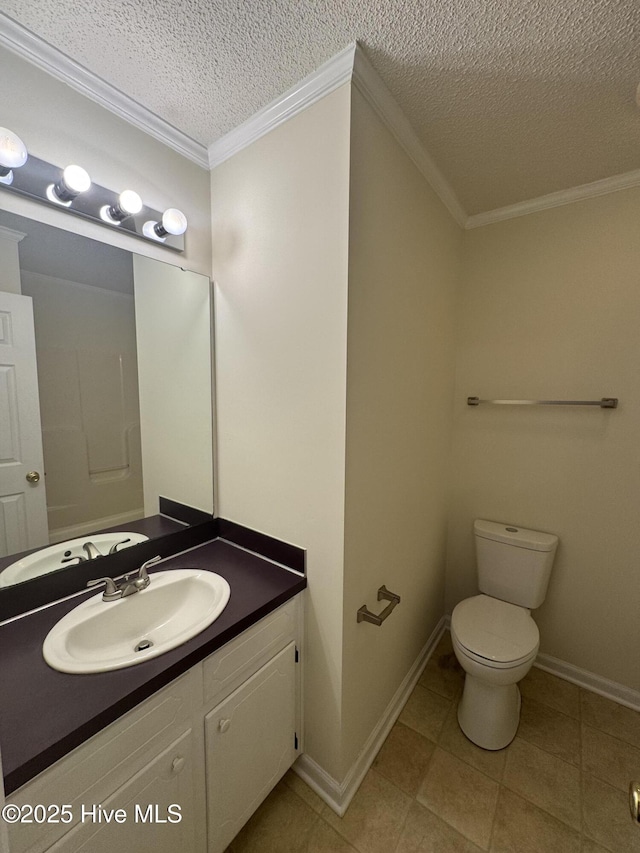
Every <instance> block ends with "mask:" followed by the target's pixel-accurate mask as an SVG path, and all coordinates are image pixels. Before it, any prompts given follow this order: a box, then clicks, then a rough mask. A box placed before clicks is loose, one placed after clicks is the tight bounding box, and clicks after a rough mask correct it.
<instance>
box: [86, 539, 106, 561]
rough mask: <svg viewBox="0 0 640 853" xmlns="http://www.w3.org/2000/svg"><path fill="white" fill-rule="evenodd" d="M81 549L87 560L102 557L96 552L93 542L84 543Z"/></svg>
mask: <svg viewBox="0 0 640 853" xmlns="http://www.w3.org/2000/svg"><path fill="white" fill-rule="evenodd" d="M82 547H83V549H84V552H85V554H86V555H87V560H95V558H96V557H102V554H101V553H100V551H98V549H97V548H96V546H95V545H94V544H93V542H85V543H84V544H83V546H82Z"/></svg>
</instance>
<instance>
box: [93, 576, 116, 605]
mask: <svg viewBox="0 0 640 853" xmlns="http://www.w3.org/2000/svg"><path fill="white" fill-rule="evenodd" d="M100 583H103V584H104V585H105V589H104V592H103V594H102V597H103V599H104V600H105V601H109V600H111V599H112V598H119V597H120V595H121V592H122V591H121V590H119V589H118V587H117V586H116V584H115V581H114V580H113V578H95V579H94V580H91V581H87V586H97V585H98V584H100Z"/></svg>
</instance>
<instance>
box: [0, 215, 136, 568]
mask: <svg viewBox="0 0 640 853" xmlns="http://www.w3.org/2000/svg"><path fill="white" fill-rule="evenodd" d="M3 216H4V217H5V218H6V217H7V216H9V215H8V214H6V213H5V214H3ZM3 221H4V219H3ZM23 223H27V224H26V225H23ZM10 224H11V225H13V223H10ZM17 226H18V227H22V228H23V230H24V231H28V233H27V234H23V235H22V236H23V238H24V239H22V240H21V241H20V244H19V261H20V268H19V271H18V281H17V284H16V283H15V282H14V283H13V285H12V287H13V289H14V291H17V293H19V294H21V295H20V296H17V295H16V296H15V298H17V299H22V300H24V301H25V302H29V303H30V302H31V301H32V302H33V314H34V322H35V338H36V345H35V352H36V358H37V374H38V393H37V396H36V401H37V400H38V398H39V409H40V420H41V427H42V432H41V443H42V448H43V453H44V469H43V470H41V475H42V476H41V478H40V482H41V483H42V486H43V488H42V489H38V488H33V487H30V489H28V490H27V492H26V494H27V495H28V496H29V497H33V495H34V494H35V493H36V492H38V491H39V492H41V494H42V501H44V494H45V489H44V480H45V474H46V502H47V504H46V513H45V523H44V528H43V525H42V521H40V522H37V520H36V519H37V517H38V516H37V513H35V512H34V513H32V511H31V509H30V508H29V510H28V513H27V516H26V522H25V526H26V528H27V529H28V530H30V531H31V530H35V529H36V528H37V529H38V530H39V533H38V535H37V536H35V537H34V536H31V535H30V536H29V537H27V540H26V541H27V544H26V545H24V544H22V542H23V541H24V538H23V540H22V541H21V544H20V545H19V546H15V545H14V544H13V543H14V542H15V535H14V534H12V544H11V545H10V544H9V541H8V536H6V535H5V538H6V539H7V542H6V555H8V554H14V553H16V552H19V551H23V550H27V549H29V548H34V547H40V546H42V545H48V544H53V543H56V542H61V541H65V540H68V539H73V538H75V537H81V536H84V535H86V534H88V533H91V532H92V531H95V530H97V529H104V528H108V527H114V526H121V525H122V526H125V529H126V525H127V523H128V522H130V521H134V520H135V519H138V518H142V517H143V515H144V509H143V492H142V462H141V450H140V414H139V401H138V379H137V354H136V334H135V312H134V297H133V267H132V260H131V255H130V254H129V253H127V252H122V251H121V250H118V249H115V248H113V247H101V246H98V247H97V248H96V244H93V245H91V243H92V241H87V240H82V243H79V242H78V240H79V238H78V237H77V236H76V235H67V234H65V233H64V232H60V231H58V230H57V229H50V228H48V227H47V226H45V225H41V224H39V223H30V222H29V223H28V222H27V221H26V220H21V221H17ZM5 230H6V229H5ZM0 237H1V234H0ZM15 248H16V249H17V248H18V246H16V247H15ZM107 253H108V257H107V256H106V255H107ZM103 255H104V257H103ZM6 289H11V287H9V288H8V287H7V284H6V283H4V284H3V283H2V282H0V290H6ZM10 296H13V294H9V293H3V294H1V295H0V298H2V299H4V298H5V297H6V298H8V297H10ZM2 408H3V409H4V408H5V407H4V406H3V407H2ZM3 418H4V421H6V422H7V423H8V420H7V418H8V416H4V415H3V414H0V421H2V420H3ZM14 419H15V418H14ZM29 420H30V424H29V425H30V426H34V427H35V423H34V419H33V418H29ZM24 426H25V419H24V417H23V418H21V421H20V424H19V427H18V429H17V432H16V435H17V440H18V442H19V446H20V447H24ZM2 429H3V435H4V433H5V432H6V429H5V426H4V425H3V427H2ZM7 434H8V433H7ZM3 453H4V449H3ZM40 468H41V469H42V465H40ZM31 469H33V470H36V468H35V465H32V466H31V468H30V470H31ZM8 482H9V481H8V479H7V477H6V476H5V471H4V470H2V471H0V492H1V493H4V492H5V491H7V485H8ZM25 485H27V484H25ZM32 485H33V484H32ZM10 493H11V494H15V493H16V492H15V487H14V486H11V489H10ZM5 500H6V499H5ZM25 507H26V504H25ZM5 515H6V513H5ZM40 519H42V513H40ZM5 526H6V524H5ZM47 528H48V530H47ZM0 555H4V552H3V550H1V547H0Z"/></svg>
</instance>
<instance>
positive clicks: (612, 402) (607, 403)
mask: <svg viewBox="0 0 640 853" xmlns="http://www.w3.org/2000/svg"><path fill="white" fill-rule="evenodd" d="M480 403H491V405H494V406H599V407H600V408H601V409H617V408H618V398H617V397H603V398H602V399H601V400H481V399H480V398H479V397H467V406H479V405H480Z"/></svg>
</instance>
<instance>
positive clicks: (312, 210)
mask: <svg viewBox="0 0 640 853" xmlns="http://www.w3.org/2000/svg"><path fill="white" fill-rule="evenodd" d="M349 103H350V89H349V86H348V85H347V86H342V87H341V88H339V89H338V90H336V91H335V92H333V93H332V94H331V95H328V96H327V97H325V98H323V99H322V100H321V101H319V102H318V103H316V104H314V105H313V106H312V107H310V108H308V109H307V110H305V111H304V112H303V113H301V114H299V115H297V116H296V117H295V118H293V119H291V120H290V121H288V122H287V123H286V124H284V125H281V126H280V127H278V128H277V129H275V130H273V131H272V132H271V133H269V134H268V135H266V136H264V137H262V138H261V139H259V140H258V141H256V142H255V143H253V144H252V145H251V146H249V147H248V148H245V149H244V150H243V151H241V152H239V153H238V154H237V155H235V156H234V157H233V158H231V159H230V160H227V161H226V162H225V163H223V164H221V165H220V166H218V167H217V168H216V169H214V170H213V172H212V175H211V193H212V198H213V199H214V200H215V202H214V204H213V270H214V280H215V283H216V287H215V340H216V386H217V442H218V472H217V474H218V482H217V487H218V511H219V515H221V516H222V517H224V518H228V519H231V520H234V521H237V522H239V523H241V524H245V525H247V526H249V527H252V528H254V529H257V530H262V531H264V532H266V533H269V534H271V535H273V536H276V537H278V538H280V539H284V540H286V541H290V542H293V543H295V544H297V545H300V546H303V547H304V548H306V549H307V557H308V563H307V570H308V578H309V590H308V598H307V601H308V609H307V621H306V624H307V636H308V646H307V655H306V667H305V718H306V740H305V750H306V752H307V753H308V754H309V755H310V756H311V757H312V758H314V759H315V760H317V761H318V762H319V763H321V765H322V766H323V767H324V769H325V770H327V771H328V772H329V773H331V774H333V775H337V773H338V770H339V766H340V713H341V688H342V681H341V670H342V595H341V590H342V564H343V523H344V522H343V513H344V440H345V395H346V313H347V241H348V189H349V188H348V176H349Z"/></svg>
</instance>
